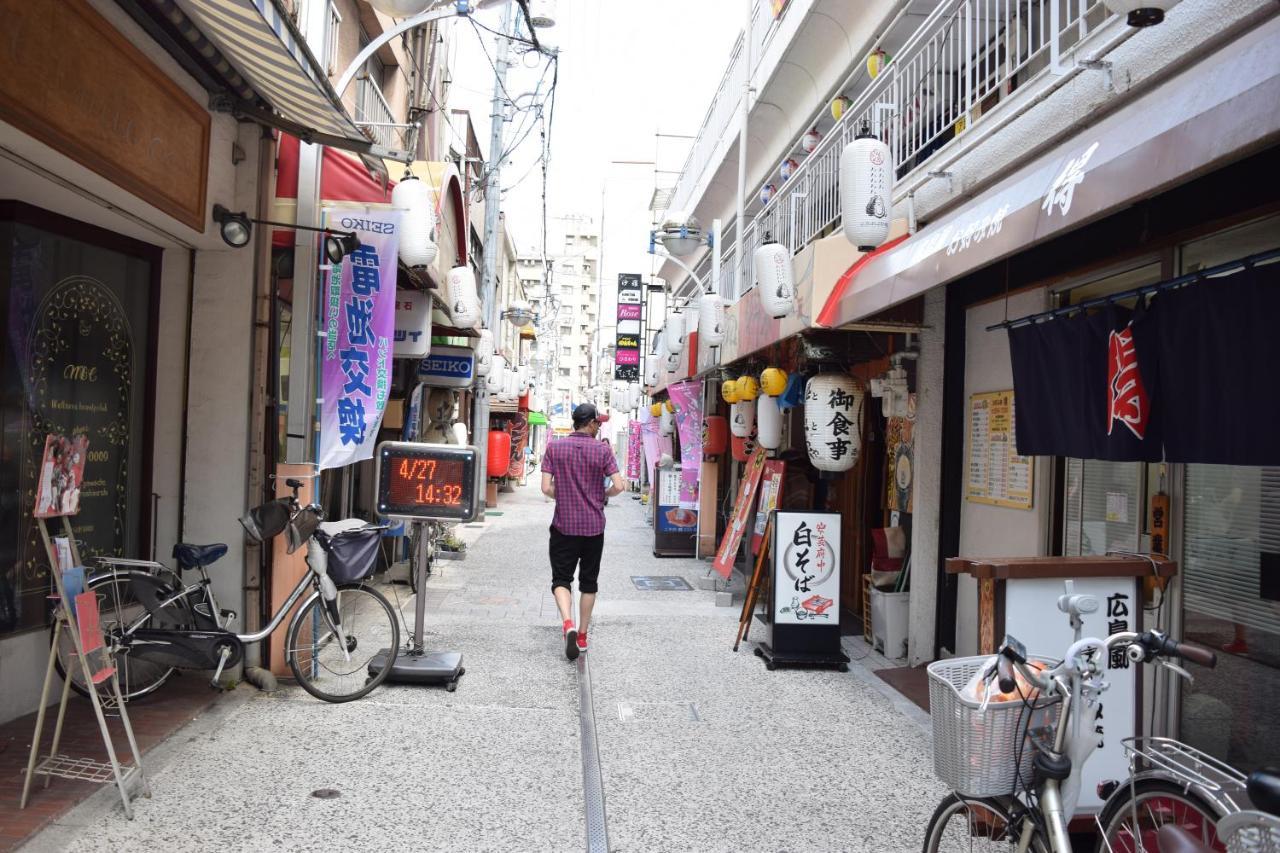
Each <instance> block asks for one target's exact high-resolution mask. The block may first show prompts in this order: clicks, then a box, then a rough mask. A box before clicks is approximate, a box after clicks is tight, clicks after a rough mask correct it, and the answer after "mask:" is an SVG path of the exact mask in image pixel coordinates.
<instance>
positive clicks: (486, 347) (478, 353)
mask: <svg viewBox="0 0 1280 853" xmlns="http://www.w3.org/2000/svg"><path fill="white" fill-rule="evenodd" d="M475 358H476V367H475V370H476V376H479V377H481V378H484V377H485V376H488V375H489V371H491V370H493V332H491V331H489V330H488V329H481V330H480V339H479V340H477V341H476V349H475Z"/></svg>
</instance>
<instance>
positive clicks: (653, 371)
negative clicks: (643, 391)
mask: <svg viewBox="0 0 1280 853" xmlns="http://www.w3.org/2000/svg"><path fill="white" fill-rule="evenodd" d="M661 369H662V362H661V361H659V358H658V355H657V354H656V353H649V355H648V357H647V358H646V359H645V362H644V384H645V385H648V386H649V387H653V386H654V385H657V384H658V379H659V378H660V377H659V373H658V372H659V371H660V370H661Z"/></svg>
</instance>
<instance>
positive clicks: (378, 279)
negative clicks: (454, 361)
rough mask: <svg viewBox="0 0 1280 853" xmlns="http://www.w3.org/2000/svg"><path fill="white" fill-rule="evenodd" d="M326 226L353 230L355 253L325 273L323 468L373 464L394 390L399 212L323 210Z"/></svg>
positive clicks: (340, 229) (322, 373)
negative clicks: (357, 241) (356, 243)
mask: <svg viewBox="0 0 1280 853" xmlns="http://www.w3.org/2000/svg"><path fill="white" fill-rule="evenodd" d="M325 223H326V227H328V228H332V229H334V230H338V231H354V232H356V236H358V237H359V238H360V248H358V249H356V250H355V251H354V252H352V253H351V254H350V255H348V256H347V257H345V258H343V259H342V263H341V264H335V265H333V266H332V267H330V268H329V269H327V270H322V274H324V299H325V305H324V337H323V338H322V339H321V344H320V359H321V380H320V381H321V385H320V395H321V398H322V399H323V400H324V403H323V406H322V408H321V414H320V456H319V460H320V468H321V469H325V468H340V467H342V466H344V465H350V464H351V463H352V462H359V461H361V460H363V459H371V458H372V457H373V448H374V445H376V444H377V443H378V427H379V425H380V424H381V423H382V413H383V411H384V410H385V409H386V406H387V395H388V393H389V392H390V390H391V359H392V347H393V343H392V339H393V337H394V335H395V311H396V258H397V253H398V251H399V230H400V212H399V211H391V210H378V211H373V212H369V213H364V212H359V211H352V210H341V209H337V208H326V209H325Z"/></svg>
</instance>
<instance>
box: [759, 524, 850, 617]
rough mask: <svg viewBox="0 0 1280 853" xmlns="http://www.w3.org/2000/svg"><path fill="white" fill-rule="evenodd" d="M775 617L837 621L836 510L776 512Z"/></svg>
mask: <svg viewBox="0 0 1280 853" xmlns="http://www.w3.org/2000/svg"><path fill="white" fill-rule="evenodd" d="M773 525H774V527H773V529H774V536H775V537H776V538H775V539H774V541H773V545H772V552H773V608H774V610H773V621H774V622H775V623H788V624H794V625H839V624H840V606H839V603H838V602H839V601H840V513H838V512H807V511H806V512H789V511H775V512H774V516H773Z"/></svg>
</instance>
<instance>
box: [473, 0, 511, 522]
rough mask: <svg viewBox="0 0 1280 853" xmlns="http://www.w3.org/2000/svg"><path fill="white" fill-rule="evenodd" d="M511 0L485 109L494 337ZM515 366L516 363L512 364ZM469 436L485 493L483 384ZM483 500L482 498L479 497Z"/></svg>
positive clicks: (485, 294) (488, 320)
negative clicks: (488, 103)
mask: <svg viewBox="0 0 1280 853" xmlns="http://www.w3.org/2000/svg"><path fill="white" fill-rule="evenodd" d="M515 8H516V4H515V3H508V4H506V6H505V7H504V8H503V11H502V27H501V29H500V31H499V32H500V35H499V36H498V45H497V48H498V49H497V54H498V56H497V60H496V61H495V63H494V71H495V72H496V73H495V75H494V80H493V102H492V105H491V107H490V109H489V162H488V169H487V173H488V177H487V178H486V180H485V185H484V272H483V279H482V280H481V284H480V306H481V314H482V315H483V319H484V325H485V327H486V328H488V329H489V330H490V331H491V332H492V333H493V337H494V340H495V341H496V340H497V339H498V314H499V311H498V289H497V286H498V281H497V278H498V276H497V269H498V253H499V246H498V209H499V208H500V207H501V206H502V182H501V179H500V176H501V173H502V162H501V161H502V136H503V130H504V127H505V125H506V120H507V119H506V113H507V110H506V104H507V94H506V85H507V67H508V56H509V55H510V50H511V42H510V39H509V38H508V37H509V36H510V35H511V31H512V30H513V29H514V24H515V12H514V10H515ZM516 366H517V367H518V366H519V365H518V364H517V365H516ZM472 412H473V415H474V417H473V428H472V435H473V440H474V443H475V446H476V448H477V450H478V451H479V464H478V465H477V466H476V479H477V484H476V485H477V491H478V493H479V494H480V495H482V496H483V495H485V494H486V491H487V490H486V489H485V486H486V484H487V483H488V480H489V476H488V464H489V459H488V457H489V391H488V389H487V388H486V385H485V383H483V382H479V383H476V391H475V405H474V407H473V408H472ZM482 500H483V498H482Z"/></svg>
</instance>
